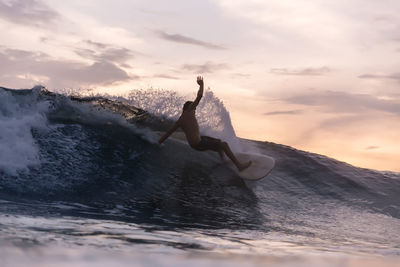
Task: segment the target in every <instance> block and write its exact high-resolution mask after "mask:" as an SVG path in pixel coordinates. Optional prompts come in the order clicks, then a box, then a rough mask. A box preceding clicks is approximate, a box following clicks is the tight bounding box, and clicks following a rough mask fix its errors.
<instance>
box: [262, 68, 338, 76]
mask: <svg viewBox="0 0 400 267" xmlns="http://www.w3.org/2000/svg"><path fill="white" fill-rule="evenodd" d="M330 71H331V70H330V69H329V68H328V67H320V68H304V69H287V68H273V69H271V70H270V73H273V74H277V75H302V76H319V75H325V74H327V73H328V72H330Z"/></svg>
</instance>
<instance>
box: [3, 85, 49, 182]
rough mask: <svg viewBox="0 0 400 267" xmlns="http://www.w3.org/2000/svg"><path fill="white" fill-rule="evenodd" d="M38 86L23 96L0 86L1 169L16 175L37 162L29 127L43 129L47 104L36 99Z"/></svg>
mask: <svg viewBox="0 0 400 267" xmlns="http://www.w3.org/2000/svg"><path fill="white" fill-rule="evenodd" d="M39 90H40V88H36V89H35V90H34V91H33V94H30V95H29V96H24V97H18V96H13V95H12V94H11V93H10V92H7V91H3V90H0V147H1V149H0V170H1V171H3V172H5V173H7V174H9V175H17V174H18V172H21V171H22V172H24V171H27V170H28V168H29V167H31V166H36V165H38V164H40V159H39V148H38V146H37V144H36V142H35V140H34V138H33V136H32V129H33V128H36V129H46V128H47V119H46V115H45V113H46V112H47V110H48V108H49V105H48V103H47V102H38V101H37V95H38V92H39Z"/></svg>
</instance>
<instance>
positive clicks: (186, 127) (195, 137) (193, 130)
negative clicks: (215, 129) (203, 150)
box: [178, 109, 201, 146]
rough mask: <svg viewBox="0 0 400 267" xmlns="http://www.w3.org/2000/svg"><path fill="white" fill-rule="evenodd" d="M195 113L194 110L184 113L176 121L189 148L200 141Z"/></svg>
mask: <svg viewBox="0 0 400 267" xmlns="http://www.w3.org/2000/svg"><path fill="white" fill-rule="evenodd" d="M195 111H196V110H195V109H192V110H188V111H184V112H183V113H182V115H181V117H180V118H179V120H178V124H179V126H180V127H181V128H182V130H183V132H184V133H185V135H186V139H187V141H188V142H189V145H190V146H195V145H197V144H198V143H199V142H200V140H201V139H200V132H199V124H198V123H197V119H196V114H195Z"/></svg>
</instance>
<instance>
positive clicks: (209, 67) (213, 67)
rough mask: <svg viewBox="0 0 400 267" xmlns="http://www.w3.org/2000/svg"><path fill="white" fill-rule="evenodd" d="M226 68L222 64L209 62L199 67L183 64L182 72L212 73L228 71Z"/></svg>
mask: <svg viewBox="0 0 400 267" xmlns="http://www.w3.org/2000/svg"><path fill="white" fill-rule="evenodd" d="M228 68H229V66H228V65H226V64H224V63H220V64H216V63H213V62H210V61H208V62H206V63H204V64H200V65H196V64H185V65H183V66H182V69H183V70H186V71H190V72H192V73H195V74H203V73H214V72H216V71H219V70H223V69H228Z"/></svg>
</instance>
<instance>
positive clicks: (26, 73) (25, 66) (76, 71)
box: [0, 48, 138, 87]
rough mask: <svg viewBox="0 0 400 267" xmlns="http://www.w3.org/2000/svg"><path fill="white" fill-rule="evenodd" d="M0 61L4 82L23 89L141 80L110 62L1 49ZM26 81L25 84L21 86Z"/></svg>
mask: <svg viewBox="0 0 400 267" xmlns="http://www.w3.org/2000/svg"><path fill="white" fill-rule="evenodd" d="M0 61H1V62H2V64H0V81H2V82H4V81H8V82H13V81H15V82H16V83H17V84H19V85H20V86H23V85H27V83H29V84H28V85H31V83H33V82H44V83H45V84H46V85H47V86H49V87H74V86H96V85H109V84H114V83H118V82H121V81H127V80H132V79H136V78H138V77H137V76H134V75H129V74H127V73H126V72H125V71H124V70H122V69H121V68H119V67H118V66H116V65H115V64H113V63H111V62H108V61H96V62H94V63H93V64H86V63H82V62H78V61H71V60H62V59H55V58H52V57H50V56H49V55H47V54H44V53H39V52H32V51H24V50H17V49H4V48H3V49H1V48H0ZM22 81H25V84H23V85H21V82H22ZM11 85H12V86H14V85H13V84H11Z"/></svg>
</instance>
